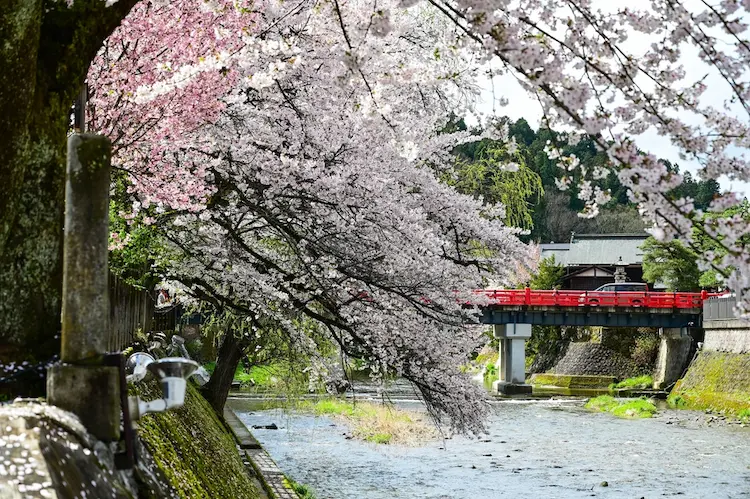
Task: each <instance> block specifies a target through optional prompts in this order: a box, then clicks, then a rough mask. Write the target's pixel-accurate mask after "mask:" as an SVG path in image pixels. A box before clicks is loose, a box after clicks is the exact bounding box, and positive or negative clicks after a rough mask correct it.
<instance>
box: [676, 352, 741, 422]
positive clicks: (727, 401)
mask: <svg viewBox="0 0 750 499" xmlns="http://www.w3.org/2000/svg"><path fill="white" fill-rule="evenodd" d="M669 401H670V403H672V404H673V405H676V406H678V407H684V408H690V409H701V410H706V409H708V410H712V411H717V412H725V413H728V414H738V413H739V412H741V411H743V410H746V409H750V354H742V353H731V352H713V351H705V350H704V351H701V352H700V353H699V354H698V356H697V357H696V359H695V360H694V361H693V363H692V364H690V368H689V369H688V371H687V374H686V375H685V377H684V378H683V379H681V380H680V381H678V382H677V384H676V385H675V387H674V389H673V390H672V393H671V394H670V396H669Z"/></svg>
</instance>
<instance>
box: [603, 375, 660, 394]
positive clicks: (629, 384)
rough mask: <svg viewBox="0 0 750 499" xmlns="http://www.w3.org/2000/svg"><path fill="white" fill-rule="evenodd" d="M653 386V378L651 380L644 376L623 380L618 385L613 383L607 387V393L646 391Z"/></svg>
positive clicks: (649, 377)
mask: <svg viewBox="0 0 750 499" xmlns="http://www.w3.org/2000/svg"><path fill="white" fill-rule="evenodd" d="M653 386H654V378H652V377H651V376H649V375H648V374H644V375H643V376H636V377H635V378H628V379H624V380H622V381H620V382H619V383H613V384H611V385H609V391H610V392H614V391H616V390H646V389H648V388H651V387H653Z"/></svg>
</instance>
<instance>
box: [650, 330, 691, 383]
mask: <svg viewBox="0 0 750 499" xmlns="http://www.w3.org/2000/svg"><path fill="white" fill-rule="evenodd" d="M659 337H660V340H661V341H660V344H659V355H658V357H657V360H656V369H655V370H654V388H655V389H658V390H661V389H663V388H666V387H668V386H669V385H671V384H672V383H674V382H675V381H677V380H678V379H680V376H681V375H682V371H683V370H684V369H685V366H686V364H687V363H688V362H689V361H690V359H689V358H688V356H689V355H690V346H691V344H692V341H693V339H692V337H691V336H690V335H689V334H688V331H687V328H685V327H683V328H679V327H676V328H675V327H669V328H668V327H665V328H661V329H660V330H659Z"/></svg>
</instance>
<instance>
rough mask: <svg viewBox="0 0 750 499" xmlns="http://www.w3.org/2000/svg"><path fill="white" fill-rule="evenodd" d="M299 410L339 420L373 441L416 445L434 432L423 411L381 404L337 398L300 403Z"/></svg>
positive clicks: (433, 435) (352, 430)
mask: <svg viewBox="0 0 750 499" xmlns="http://www.w3.org/2000/svg"><path fill="white" fill-rule="evenodd" d="M298 408H299V409H300V410H303V411H309V412H313V413H315V414H317V415H320V416H331V417H335V418H339V419H342V420H343V421H344V422H346V424H347V425H348V426H349V428H350V429H351V433H352V436H353V437H355V438H359V439H362V440H365V441H368V442H372V443H376V444H399V445H418V444H420V443H422V442H424V441H427V440H432V439H434V438H436V437H437V436H438V432H437V430H436V429H435V427H434V426H433V425H432V423H431V422H430V421H428V420H427V415H426V414H420V413H416V412H411V411H404V410H401V409H397V408H395V407H392V406H388V405H385V404H373V403H370V402H357V403H356V404H352V403H350V402H347V401H345V400H340V399H323V400H319V401H317V402H302V403H301V404H300V406H299V407H298Z"/></svg>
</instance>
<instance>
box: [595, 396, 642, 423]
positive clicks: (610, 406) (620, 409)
mask: <svg viewBox="0 0 750 499" xmlns="http://www.w3.org/2000/svg"><path fill="white" fill-rule="evenodd" d="M586 408H587V409H593V410H596V411H601V412H610V413H612V414H614V415H615V416H618V417H621V418H650V417H652V416H653V415H654V414H656V406H655V405H654V404H653V402H651V401H650V400H648V399H646V398H643V397H641V398H638V399H618V398H614V397H612V396H610V395H601V396H599V397H595V398H592V399H591V400H589V401H588V402H587V403H586Z"/></svg>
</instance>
